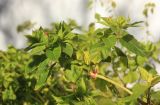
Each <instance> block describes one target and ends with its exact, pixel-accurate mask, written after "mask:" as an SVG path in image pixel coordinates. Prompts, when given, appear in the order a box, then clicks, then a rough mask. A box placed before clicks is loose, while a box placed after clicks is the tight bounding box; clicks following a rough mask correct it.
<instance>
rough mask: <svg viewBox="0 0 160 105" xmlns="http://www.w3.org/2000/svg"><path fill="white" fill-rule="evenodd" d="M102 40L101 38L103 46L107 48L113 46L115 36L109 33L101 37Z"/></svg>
mask: <svg viewBox="0 0 160 105" xmlns="http://www.w3.org/2000/svg"><path fill="white" fill-rule="evenodd" d="M102 40H103V42H104V44H105V47H106V48H107V49H110V48H111V47H114V45H115V44H116V36H115V35H110V36H109V37H107V38H103V39H102Z"/></svg>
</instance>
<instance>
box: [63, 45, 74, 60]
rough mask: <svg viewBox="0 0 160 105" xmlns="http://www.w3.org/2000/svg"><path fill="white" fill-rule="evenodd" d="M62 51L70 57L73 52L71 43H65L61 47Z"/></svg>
mask: <svg viewBox="0 0 160 105" xmlns="http://www.w3.org/2000/svg"><path fill="white" fill-rule="evenodd" d="M63 52H64V53H66V54H67V55H69V56H70V57H71V56H72V54H73V47H72V45H71V44H69V43H66V46H64V47H63Z"/></svg>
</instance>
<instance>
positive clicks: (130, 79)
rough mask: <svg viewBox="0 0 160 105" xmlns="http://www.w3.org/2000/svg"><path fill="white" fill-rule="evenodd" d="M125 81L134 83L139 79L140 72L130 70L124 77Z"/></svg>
mask: <svg viewBox="0 0 160 105" xmlns="http://www.w3.org/2000/svg"><path fill="white" fill-rule="evenodd" d="M123 80H124V82H125V83H132V82H135V81H136V80H138V73H137V72H136V71H130V72H129V73H127V75H125V76H124V78H123Z"/></svg>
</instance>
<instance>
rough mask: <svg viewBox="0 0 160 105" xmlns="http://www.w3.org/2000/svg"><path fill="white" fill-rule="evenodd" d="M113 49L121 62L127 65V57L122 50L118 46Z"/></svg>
mask: <svg viewBox="0 0 160 105" xmlns="http://www.w3.org/2000/svg"><path fill="white" fill-rule="evenodd" d="M115 50H116V53H117V55H118V56H119V57H120V60H121V62H122V63H123V64H124V65H125V66H126V67H128V58H127V56H126V54H125V53H123V51H122V50H121V49H120V48H118V47H115Z"/></svg>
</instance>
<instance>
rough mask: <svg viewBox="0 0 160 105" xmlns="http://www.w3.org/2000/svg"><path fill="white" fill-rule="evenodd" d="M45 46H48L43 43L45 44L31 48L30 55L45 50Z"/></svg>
mask: <svg viewBox="0 0 160 105" xmlns="http://www.w3.org/2000/svg"><path fill="white" fill-rule="evenodd" d="M45 48H46V47H45V45H43V46H37V47H35V48H33V49H32V50H31V52H30V55H35V54H37V53H39V52H41V51H43V50H44V49H45Z"/></svg>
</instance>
